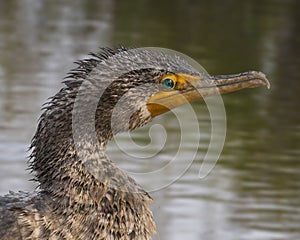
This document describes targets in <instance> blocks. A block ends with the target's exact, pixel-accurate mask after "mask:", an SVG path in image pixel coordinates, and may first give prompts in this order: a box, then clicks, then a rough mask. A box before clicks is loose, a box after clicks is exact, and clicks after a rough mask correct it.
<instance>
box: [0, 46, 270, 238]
mask: <svg viewBox="0 0 300 240" xmlns="http://www.w3.org/2000/svg"><path fill="white" fill-rule="evenodd" d="M77 63H78V67H77V68H76V69H74V70H72V71H71V72H70V75H69V76H68V77H67V80H66V81H65V82H64V83H65V86H64V87H63V88H62V89H61V90H60V91H59V92H58V93H57V94H56V95H55V96H54V97H52V98H51V99H50V100H49V102H48V103H47V104H46V105H45V106H44V112H43V114H42V115H41V117H40V120H39V124H38V127H37V130H36V133H35V135H34V138H33V140H32V143H31V149H32V154H31V156H30V167H31V169H32V171H33V172H34V175H35V180H36V181H38V183H39V188H38V190H36V191H35V192H33V193H26V192H18V193H14V192H10V193H9V194H7V195H5V196H3V197H1V198H0V236H1V237H0V238H1V239H3V240H11V239H74V240H80V239H82V240H88V239H123V240H127V239H139V240H143V239H144V240H148V239H152V237H153V235H154V234H155V231H156V226H155V222H154V219H153V215H152V213H151V210H150V204H151V202H152V198H151V196H150V195H149V194H148V193H147V192H145V191H144V190H143V189H142V187H141V186H140V185H138V184H137V183H136V182H135V180H134V179H132V178H131V177H130V176H128V175H127V174H126V173H125V172H123V171H122V170H121V169H119V168H118V167H117V166H116V165H115V164H114V163H113V162H112V161H110V160H109V159H108V157H107V155H106V153H105V150H106V148H105V146H106V144H107V142H108V141H109V140H110V139H111V138H112V136H113V135H114V134H116V133H118V132H121V131H127V130H133V129H135V128H137V127H140V126H142V125H144V124H146V123H148V122H149V121H151V119H152V118H153V117H155V116H158V115H160V114H162V113H164V112H167V111H169V110H170V109H172V108H175V107H177V106H180V105H182V104H185V103H187V102H192V101H196V100H198V99H201V98H202V97H205V96H210V95H214V94H216V93H217V92H220V93H227V92H232V91H236V90H239V89H242V88H249V87H257V86H261V85H267V86H268V87H269V82H268V80H267V79H266V77H265V75H264V74H263V73H261V72H256V71H250V72H245V73H240V74H235V75H220V76H210V75H208V74H206V73H204V72H198V71H197V70H195V69H194V68H193V67H192V66H191V65H190V64H189V63H187V62H186V61H185V60H183V59H182V58H181V57H178V56H171V55H169V54H166V53H164V52H156V51H153V50H151V49H126V48H123V47H120V48H115V49H111V48H102V49H101V50H100V51H99V52H98V53H96V54H91V57H90V58H89V59H86V60H82V61H79V62H77ZM119 103H121V105H120V106H119V107H118V108H117V107H116V106H117V105H118V104H119ZM116 108H117V110H116Z"/></svg>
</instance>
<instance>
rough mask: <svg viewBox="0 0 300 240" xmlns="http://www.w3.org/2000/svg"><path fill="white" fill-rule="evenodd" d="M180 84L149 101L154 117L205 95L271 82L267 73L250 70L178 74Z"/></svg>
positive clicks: (268, 86) (148, 106) (149, 107)
mask: <svg viewBox="0 0 300 240" xmlns="http://www.w3.org/2000/svg"><path fill="white" fill-rule="evenodd" d="M176 77H177V79H178V82H177V83H178V84H176V86H175V88H174V89H172V90H171V91H164V90H161V91H159V92H158V93H156V94H154V95H153V96H152V97H150V99H149V100H148V103H147V108H148V110H149V112H150V113H151V116H152V117H155V116H158V115H160V114H163V113H165V112H167V111H170V110H171V109H173V108H176V107H178V106H181V105H183V104H186V103H189V102H195V101H198V100H200V99H202V98H204V97H208V96H213V95H216V94H224V93H230V92H234V91H237V90H240V89H244V88H255V87H260V86H267V88H268V89H269V88H270V83H269V81H268V79H267V78H266V76H265V74H263V73H262V72H257V71H249V72H244V73H239V74H232V75H219V76H209V75H202V76H193V75H189V74H180V73H179V74H176Z"/></svg>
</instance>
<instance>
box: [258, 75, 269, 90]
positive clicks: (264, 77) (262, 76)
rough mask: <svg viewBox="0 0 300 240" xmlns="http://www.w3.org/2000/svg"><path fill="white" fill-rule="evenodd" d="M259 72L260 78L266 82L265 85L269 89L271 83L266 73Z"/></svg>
mask: <svg viewBox="0 0 300 240" xmlns="http://www.w3.org/2000/svg"><path fill="white" fill-rule="evenodd" d="M257 74H258V75H259V76H260V79H261V80H262V81H263V82H264V85H265V86H266V87H267V89H270V88H271V84H270V82H269V80H268V79H267V77H266V75H265V74H264V73H263V72H257Z"/></svg>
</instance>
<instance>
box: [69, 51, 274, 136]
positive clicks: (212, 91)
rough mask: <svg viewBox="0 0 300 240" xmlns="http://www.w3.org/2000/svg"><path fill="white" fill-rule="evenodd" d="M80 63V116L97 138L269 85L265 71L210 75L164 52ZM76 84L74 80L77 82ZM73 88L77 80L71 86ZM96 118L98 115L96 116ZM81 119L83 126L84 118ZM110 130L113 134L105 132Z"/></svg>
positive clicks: (108, 55) (76, 73)
mask: <svg viewBox="0 0 300 240" xmlns="http://www.w3.org/2000/svg"><path fill="white" fill-rule="evenodd" d="M93 57H94V58H92V59H89V60H84V61H81V62H79V67H78V68H77V69H75V70H73V72H72V73H73V74H72V77H73V79H74V78H76V79H77V80H79V82H80V88H79V90H78V93H77V96H76V101H77V103H79V104H77V105H78V106H81V107H80V109H78V111H73V113H74V112H75V113H80V115H81V116H83V117H86V116H96V117H95V118H94V119H91V120H94V121H95V126H96V131H97V132H98V133H99V134H98V135H101V134H103V132H109V133H110V134H109V136H108V135H106V136H104V138H106V139H107V138H111V136H112V135H113V134H116V133H118V132H121V131H127V130H133V129H135V128H137V127H139V126H142V125H144V124H146V123H148V122H149V121H151V120H152V118H154V117H156V116H159V115H161V114H163V113H165V112H167V111H170V110H171V109H173V108H176V107H178V106H181V105H183V104H186V103H189V102H194V101H197V100H199V99H201V98H204V97H207V96H212V95H216V94H223V93H228V92H233V91H236V90H240V89H243V88H252V87H258V86H262V85H267V86H268V87H269V82H268V80H267V79H266V77H265V75H264V74H263V73H261V72H256V71H250V72H245V73H240V74H234V75H220V76H210V75H209V74H208V73H206V72H205V71H204V70H203V69H201V68H199V69H195V68H194V67H193V66H192V64H190V63H189V62H188V61H186V60H185V59H183V58H182V57H180V56H178V55H176V54H174V52H171V53H170V52H165V51H162V50H161V49H159V50H157V49H153V48H136V49H125V48H119V49H108V48H106V49H102V51H101V52H99V53H98V54H93ZM75 82H76V81H75ZM68 83H69V84H70V85H72V84H74V80H73V81H70V82H67V85H68ZM94 113H95V114H94ZM83 117H80V118H79V119H80V121H81V123H80V124H81V126H82V128H83V129H84V130H86V127H85V126H84V125H82V123H83V122H87V121H84V118H83ZM107 129H109V130H110V131H104V130H107Z"/></svg>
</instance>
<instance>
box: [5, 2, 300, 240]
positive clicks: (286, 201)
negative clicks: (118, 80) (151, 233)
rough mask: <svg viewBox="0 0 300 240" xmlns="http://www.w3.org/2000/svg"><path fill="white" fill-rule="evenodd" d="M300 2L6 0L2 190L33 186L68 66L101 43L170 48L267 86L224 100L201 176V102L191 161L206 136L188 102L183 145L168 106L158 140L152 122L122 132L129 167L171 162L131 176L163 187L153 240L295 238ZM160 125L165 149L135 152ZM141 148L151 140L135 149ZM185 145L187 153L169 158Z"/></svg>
mask: <svg viewBox="0 0 300 240" xmlns="http://www.w3.org/2000/svg"><path fill="white" fill-rule="evenodd" d="M299 9H300V2H299V1H296V0H294V1H293V0H287V1H279V0H278V1H276V0H272V1H271V0H268V1H266V0H263V1H237V0H236V1H234V0H231V1H216V0H214V1H183V0H182V1H179V0H177V1H156V0H155V1H149V0H141V1H137V0H135V1H108V0H106V1H105V0H102V1H72V2H71V1H64V0H60V1H50V0H49V1H38V0H22V1H17V0H10V1H1V2H0V176H1V181H0V193H1V194H5V193H7V192H8V190H14V191H17V190H19V189H23V190H32V189H33V188H34V184H33V183H31V182H29V181H27V180H28V179H30V178H31V176H30V175H29V172H28V171H26V170H25V169H26V167H27V166H26V156H28V153H27V152H26V150H27V147H28V145H29V143H30V139H31V137H32V135H33V133H34V130H35V127H36V124H37V119H38V117H39V115H40V113H41V112H40V108H41V105H42V103H44V102H45V101H46V99H47V98H48V97H49V96H52V95H53V94H55V93H56V92H57V91H58V90H59V88H60V87H61V86H62V85H61V83H60V82H61V80H62V79H63V77H64V76H66V73H67V72H68V71H69V69H70V68H72V67H74V65H73V64H72V62H73V61H75V60H76V59H80V58H83V57H85V56H86V54H87V53H88V52H90V51H96V50H97V48H98V47H99V46H116V45H120V44H123V45H125V46H137V47H142V46H155V47H166V48H171V49H174V50H177V51H180V52H183V53H185V54H187V55H189V56H191V57H192V58H194V59H195V60H197V61H198V62H199V63H201V64H202V65H203V66H204V67H205V69H206V70H207V71H208V72H209V73H210V74H228V73H236V72H242V71H246V70H252V69H255V70H261V71H263V72H265V73H266V74H267V76H268V78H269V79H270V81H271V85H272V87H271V90H270V91H267V90H266V89H265V88H260V89H249V90H244V91H240V92H237V93H233V94H230V95H226V96H224V97H223V100H224V104H225V108H226V117H227V136H226V142H225V146H224V149H223V152H222V154H221V157H220V159H219V161H218V162H217V165H216V166H215V168H213V170H212V172H210V174H209V175H208V176H207V177H206V178H204V179H200V178H199V177H198V174H199V170H200V167H201V165H202V163H203V157H204V155H205V153H206V150H207V147H208V144H209V136H210V135H209V134H210V120H209V115H208V112H207V109H206V106H205V104H204V103H203V102H199V103H196V104H193V107H194V111H195V112H196V114H197V120H198V123H197V124H199V126H200V134H201V141H200V147H199V149H198V151H197V153H196V156H194V155H192V154H191V153H192V152H193V147H194V145H195V144H198V142H197V141H198V140H197V139H198V137H199V136H198V135H196V134H195V125H193V124H191V121H192V118H191V115H190V114H189V111H188V109H187V108H186V107H181V108H180V109H178V110H177V112H178V113H181V114H182V115H183V118H182V119H181V121H182V122H183V123H186V127H185V132H184V134H185V135H186V136H187V138H186V140H185V141H184V142H183V143H182V142H180V138H181V135H182V133H181V132H180V125H179V122H178V120H176V117H175V116H174V114H172V113H169V114H166V115H164V116H161V117H159V118H157V119H156V120H155V121H154V122H153V123H152V125H154V127H155V126H156V127H157V125H161V126H164V130H163V131H162V130H161V128H158V129H155V128H154V129H153V132H152V133H153V135H152V137H153V139H152V140H153V142H151V139H150V137H149V126H148V127H145V128H143V129H140V130H137V131H135V132H134V133H132V136H133V139H134V142H133V143H132V142H129V141H128V138H127V137H126V136H125V135H121V136H120V137H119V138H118V143H119V144H120V145H121V146H122V148H123V149H124V148H125V150H126V151H127V152H129V153H130V154H129V155H128V154H125V153H124V152H122V151H120V149H119V147H118V145H117V144H114V143H112V144H111V145H110V148H109V149H110V156H111V158H112V159H113V160H115V161H116V162H117V163H118V164H119V165H120V166H121V167H122V168H124V169H125V170H127V171H130V172H132V173H145V172H151V171H155V170H157V169H160V168H162V167H163V166H165V165H167V164H168V163H170V162H171V163H172V167H171V168H170V169H169V171H168V172H164V173H163V174H161V175H156V177H155V178H153V177H147V175H139V176H137V177H136V178H137V180H138V181H139V182H140V183H141V184H142V185H143V186H144V187H145V188H146V189H153V188H154V187H155V186H164V187H161V188H160V189H159V190H157V191H153V192H152V193H151V195H152V196H153V198H154V199H155V202H154V204H153V211H154V215H155V219H156V222H157V225H158V231H159V233H158V235H157V236H156V239H183V238H185V239H192V240H193V239H195V240H196V239H197V240H198V239H208V240H209V239H226V240H227V239H228V240H231V239H237V240H240V239H245V240H246V239H255V240H260V239H262V240H266V239H287V240H294V239H299V238H300V114H299V109H300V101H299V92H300V72H299V68H300V57H299V56H300V24H299V23H300V14H299ZM193 123H195V122H193ZM152 125H151V126H152ZM161 132H165V133H166V134H167V139H166V142H165V144H164V147H163V149H162V150H161V151H160V152H159V154H157V155H155V156H154V157H152V158H149V159H145V158H141V157H139V156H141V154H146V155H147V154H148V153H149V154H151V153H153V151H155V149H156V148H157V147H158V146H161V144H162V143H163V141H162V138H161ZM152 143H153V145H152ZM134 144H138V145H139V146H147V145H148V144H150V145H149V147H148V148H147V149H145V150H143V151H139V150H138V148H137V147H136V145H134ZM180 144H181V145H180ZM179 146H181V147H182V149H181V153H182V155H181V157H180V159H179V160H178V161H177V162H175V161H172V159H173V156H174V155H175V154H176V152H177V150H178V148H179ZM133 155H134V156H137V157H136V158H134V157H132V156H133ZM191 160H192V161H191ZM189 163H191V165H190V166H189ZM208 164H209V162H208ZM187 167H189V168H188V169H186V168H187ZM185 170H186V171H185ZM182 174H183V175H182ZM178 175H180V176H181V175H182V176H181V177H179V178H178V179H177V181H175V182H173V181H174V180H175V179H176V176H178ZM153 186H154V187H153Z"/></svg>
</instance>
